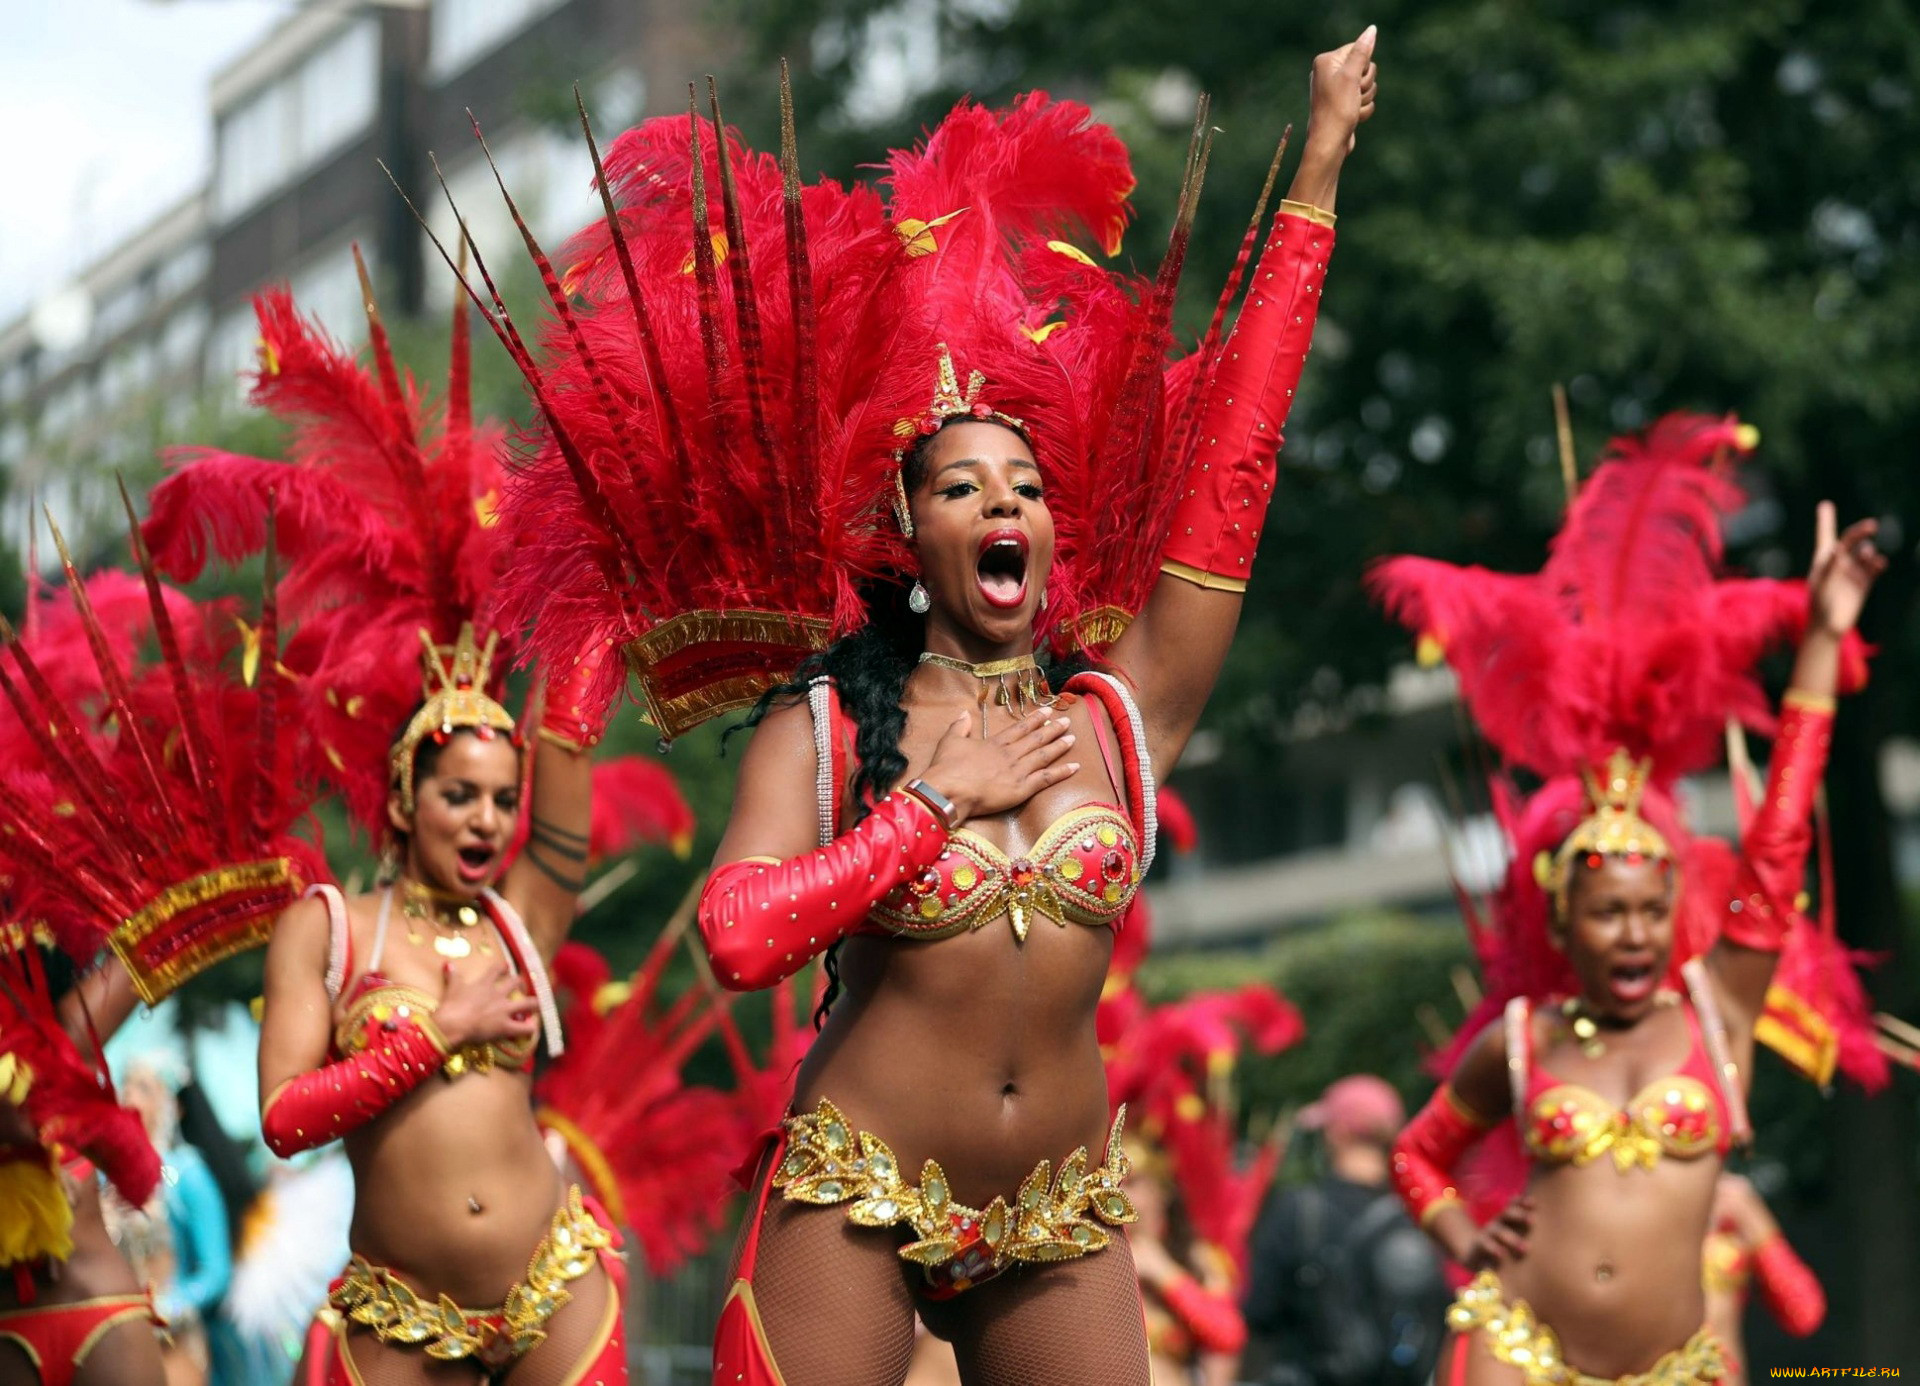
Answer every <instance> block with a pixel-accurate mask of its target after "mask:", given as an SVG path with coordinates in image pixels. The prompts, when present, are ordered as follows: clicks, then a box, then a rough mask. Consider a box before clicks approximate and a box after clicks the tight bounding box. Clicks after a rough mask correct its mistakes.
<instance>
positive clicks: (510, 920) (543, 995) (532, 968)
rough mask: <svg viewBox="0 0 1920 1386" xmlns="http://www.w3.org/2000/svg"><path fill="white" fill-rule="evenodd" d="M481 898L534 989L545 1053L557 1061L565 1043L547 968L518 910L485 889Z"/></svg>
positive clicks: (491, 891) (564, 1049) (495, 892)
mask: <svg viewBox="0 0 1920 1386" xmlns="http://www.w3.org/2000/svg"><path fill="white" fill-rule="evenodd" d="M480 898H481V899H482V900H484V901H486V903H487V908H488V909H489V910H491V911H492V913H493V920H494V923H496V924H498V925H499V926H500V932H501V933H503V934H505V935H506V936H507V943H508V944H509V945H510V946H511V947H512V949H513V951H514V952H515V953H516V954H518V955H519V961H520V967H521V969H522V970H523V971H524V972H525V973H526V974H527V985H528V986H530V987H532V988H533V999H534V1000H535V1001H536V1002H538V1003H539V1006H540V1028H541V1029H542V1030H544V1031H545V1032H546V1036H547V1053H548V1054H549V1055H551V1056H552V1057H553V1058H556V1059H557V1058H559V1057H560V1056H561V1055H562V1054H564V1053H566V1052H567V1042H566V1039H565V1037H564V1036H563V1035H562V1034H561V1033H560V1008H559V1006H557V1005H556V1004H554V999H553V983H552V982H550V981H549V980H548V979H547V965H546V964H545V963H543V962H541V961H540V950H539V949H538V948H536V947H534V944H533V935H532V934H529V933H528V932H527V925H526V921H525V920H523V919H521V918H520V911H518V910H516V909H515V908H514V907H513V906H512V905H510V904H508V903H507V900H506V897H505V896H504V895H501V894H500V893H499V892H498V891H495V890H485V891H482V892H481V894H480Z"/></svg>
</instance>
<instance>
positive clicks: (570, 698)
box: [540, 637, 613, 751]
mask: <svg viewBox="0 0 1920 1386" xmlns="http://www.w3.org/2000/svg"><path fill="white" fill-rule="evenodd" d="M612 652H613V640H612V638H611V637H609V638H608V639H606V640H604V641H602V642H601V643H600V644H598V645H595V646H593V647H592V648H590V649H589V650H587V651H586V652H585V653H584V654H582V655H581V656H580V657H579V658H578V659H576V660H574V662H573V665H572V667H571V668H567V669H556V670H553V671H551V672H550V673H549V674H548V676H547V707H546V711H545V712H544V713H543V714H542V715H541V717H540V735H541V736H542V737H543V738H545V739H546V740H548V741H551V742H553V743H554V744H555V745H557V746H559V747H561V748H563V749H565V750H569V751H587V750H591V749H592V748H593V747H595V746H598V745H599V744H600V738H601V736H602V735H603V734H605V732H606V730H607V711H608V701H609V700H608V697H607V695H606V691H605V690H604V689H600V688H598V687H597V686H596V685H598V684H599V682H600V671H601V668H602V666H604V665H605V664H606V662H607V656H608V655H609V654H611V653H612Z"/></svg>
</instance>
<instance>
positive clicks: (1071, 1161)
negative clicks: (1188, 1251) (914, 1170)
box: [773, 1097, 1139, 1299]
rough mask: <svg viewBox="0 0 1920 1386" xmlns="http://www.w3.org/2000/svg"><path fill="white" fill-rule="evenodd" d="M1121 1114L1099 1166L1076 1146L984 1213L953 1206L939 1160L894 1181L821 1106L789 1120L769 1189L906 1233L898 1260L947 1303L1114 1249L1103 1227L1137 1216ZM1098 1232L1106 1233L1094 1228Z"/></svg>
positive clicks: (877, 1155) (886, 1157) (884, 1152)
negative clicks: (1026, 1271) (842, 1207)
mask: <svg viewBox="0 0 1920 1386" xmlns="http://www.w3.org/2000/svg"><path fill="white" fill-rule="evenodd" d="M1126 1117H1127V1113H1126V1109H1125V1108H1124V1107H1123V1108H1121V1110H1120V1114H1119V1115H1118V1116H1116V1117H1115V1118H1114V1121H1113V1127H1112V1130H1111V1131H1109V1132H1108V1135H1107V1153H1106V1158H1105V1160H1103V1161H1102V1162H1101V1163H1100V1164H1098V1165H1095V1166H1092V1167H1091V1168H1089V1166H1088V1163H1087V1148H1086V1147H1085V1146H1081V1147H1080V1148H1079V1149H1078V1150H1076V1151H1074V1152H1073V1153H1072V1154H1071V1155H1069V1156H1067V1158H1066V1159H1065V1160H1062V1161H1061V1162H1060V1171H1059V1173H1058V1174H1057V1175H1056V1174H1055V1173H1054V1171H1053V1165H1052V1162H1051V1161H1048V1160H1042V1161H1041V1162H1040V1163H1039V1164H1038V1165H1036V1166H1034V1170H1033V1173H1032V1174H1029V1175H1028V1176H1027V1177H1026V1179H1025V1180H1024V1181H1023V1182H1022V1183H1021V1185H1020V1188H1019V1191H1018V1192H1017V1193H1015V1194H1014V1196H1013V1200H1012V1202H1008V1201H1007V1200H1006V1199H1004V1198H1001V1197H999V1196H998V1195H996V1196H995V1197H994V1200H993V1202H991V1203H989V1204H988V1205H987V1206H986V1207H985V1208H969V1207H968V1206H967V1205H965V1204H964V1203H957V1202H955V1201H954V1199H953V1194H952V1186H951V1185H950V1184H949V1183H948V1182H947V1176H946V1172H945V1171H944V1170H942V1169H941V1168H940V1162H939V1161H937V1160H928V1161H927V1162H926V1163H925V1164H924V1165H922V1166H921V1167H920V1179H919V1182H918V1183H915V1182H912V1181H910V1180H908V1179H907V1178H906V1177H904V1176H903V1175H902V1174H901V1172H900V1162H899V1161H898V1160H897V1159H895V1158H894V1154H893V1151H892V1149H891V1148H890V1147H889V1146H888V1145H887V1143H886V1142H885V1141H883V1140H881V1139H880V1138H879V1137H878V1136H876V1135H874V1134H873V1133H872V1132H871V1131H856V1130H855V1129H854V1127H853V1126H852V1124H851V1123H850V1122H848V1120H847V1119H846V1117H844V1116H843V1115H841V1112H840V1109H839V1108H838V1107H835V1106H834V1105H833V1103H831V1102H829V1101H827V1099H826V1098H824V1097H823V1098H821V1099H820V1105H819V1106H818V1107H816V1108H815V1109H814V1110H813V1111H812V1112H808V1113H805V1114H803V1115H800V1116H792V1117H788V1118H787V1121H786V1128H787V1145H786V1153H785V1154H784V1156H783V1157H782V1158H781V1160H780V1163H779V1165H778V1166H777V1167H776V1168H775V1169H774V1173H773V1186H774V1187H775V1188H776V1189H779V1190H780V1191H781V1193H782V1194H783V1195H784V1196H785V1197H786V1198H788V1199H791V1200H793V1201H794V1202H797V1203H818V1204H838V1203H845V1204H848V1205H850V1206H849V1207H848V1208H847V1218H848V1220H849V1221H851V1222H855V1223H858V1224H859V1225H860V1226H862V1227H894V1226H898V1225H900V1224H902V1223H904V1224H906V1225H907V1226H908V1227H910V1228H912V1229H913V1231H914V1233H915V1234H916V1238H917V1239H916V1240H914V1241H912V1242H909V1243H908V1244H907V1245H905V1246H903V1247H901V1248H900V1255H901V1257H902V1259H904V1260H908V1261H911V1262H913V1263H914V1264H916V1265H918V1266H920V1267H922V1268H923V1269H924V1270H925V1271H926V1273H927V1293H928V1294H929V1295H930V1296H932V1297H933V1298H936V1299H945V1298H949V1297H951V1296H953V1295H956V1294H959V1293H960V1292H961V1291H962V1290H966V1289H970V1288H971V1287H973V1286H975V1285H978V1284H980V1283H981V1282H982V1281H984V1280H988V1279H990V1278H992V1277H993V1276H995V1275H998V1274H999V1273H1000V1272H1001V1271H1003V1270H1006V1269H1007V1268H1008V1267H1009V1266H1012V1265H1014V1264H1016V1263H1018V1262H1039V1261H1070V1260H1072V1259H1074V1258H1075V1257H1078V1256H1086V1255H1089V1254H1090V1253H1092V1252H1095V1251H1099V1250H1101V1249H1102V1248H1103V1247H1105V1246H1107V1245H1108V1244H1109V1243H1110V1242H1111V1241H1112V1234H1111V1233H1109V1232H1108V1231H1107V1228H1108V1227H1122V1226H1125V1225H1126V1224H1127V1223H1130V1222H1133V1221H1134V1220H1135V1219H1136V1218H1137V1217H1138V1216H1139V1215H1138V1214H1137V1213H1135V1212H1134V1208H1133V1202H1132V1200H1131V1199H1129V1198H1128V1197H1127V1195H1126V1193H1125V1191H1124V1190H1122V1189H1121V1187H1120V1183H1121V1181H1122V1180H1124V1179H1125V1178H1126V1177H1127V1171H1128V1168H1129V1166H1128V1162H1127V1157H1126V1155H1125V1154H1124V1153H1123V1152H1122V1151H1121V1149H1120V1135H1121V1130H1122V1127H1123V1125H1124V1123H1125V1121H1126ZM1102 1224H1105V1226H1102Z"/></svg>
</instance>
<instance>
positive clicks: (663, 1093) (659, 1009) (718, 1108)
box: [535, 925, 750, 1276]
mask: <svg viewBox="0 0 1920 1386" xmlns="http://www.w3.org/2000/svg"><path fill="white" fill-rule="evenodd" d="M680 933H681V929H680V928H677V927H675V926H673V925H669V926H668V927H667V928H666V929H665V930H663V931H662V933H661V935H660V938H659V939H658V940H656V942H655V944H654V947H653V949H652V951H651V953H650V954H649V955H648V957H647V960H646V962H645V963H644V964H643V965H642V966H641V968H640V970H639V971H638V972H637V973H635V974H634V977H633V978H632V980H631V982H630V983H628V984H626V985H624V986H621V985H619V984H611V985H610V983H609V975H610V974H609V973H608V970H607V966H606V963H605V961H604V960H603V959H601V958H600V957H599V955H598V954H596V953H594V952H593V950H592V949H590V948H588V947H587V946H586V945H584V944H581V943H569V944H567V945H566V946H565V947H564V948H562V949H561V951H560V956H559V957H558V958H556V959H555V964H554V971H555V976H556V978H557V980H558V981H559V982H560V985H561V986H562V988H563V989H564V990H566V991H567V992H569V993H570V995H571V1001H570V1004H569V1007H568V1019H567V1033H568V1037H569V1040H570V1042H569V1044H568V1045H567V1052H566V1054H565V1055H564V1056H563V1057H561V1058H560V1059H559V1060H557V1061H556V1062H555V1063H554V1065H553V1066H552V1067H551V1068H550V1069H548V1070H547V1071H546V1073H544V1074H543V1075H541V1078H540V1083H539V1086H538V1088H537V1090H536V1093H535V1097H536V1099H537V1101H538V1104H539V1107H538V1111H537V1112H536V1116H537V1119H538V1120H539V1121H540V1123H541V1124H542V1125H543V1126H545V1127H546V1128H547V1129H548V1130H549V1131H552V1132H554V1133H556V1134H558V1135H559V1136H560V1137H561V1139H563V1140H564V1141H565V1142H566V1145H567V1149H568V1151H569V1153H570V1154H571V1155H572V1156H573V1159H574V1162H575V1164H576V1165H578V1166H579V1168H580V1170H581V1173H582V1174H583V1175H585V1177H586V1179H587V1182H588V1184H589V1185H590V1186H591V1189H592V1192H593V1194H594V1196H595V1197H597V1198H598V1199H599V1200H600V1201H601V1203H602V1204H603V1205H604V1206H605V1207H606V1209H607V1211H608V1213H609V1215H610V1216H612V1218H613V1219H614V1221H615V1222H617V1223H619V1224H621V1225H622V1226H625V1227H628V1228H630V1229H632V1231H633V1234H634V1236H635V1237H636V1238H637V1239H638V1240H639V1242H640V1249H641V1251H642V1252H643V1253H644V1254H645V1255H646V1258H647V1267H648V1269H649V1271H650V1272H651V1273H652V1274H654V1275H656V1276H664V1275H669V1274H671V1273H672V1272H673V1270H674V1269H675V1267H677V1266H679V1265H680V1264H681V1263H682V1262H683V1261H684V1260H685V1259H686V1258H687V1257H689V1256H692V1255H696V1254H698V1253H699V1252H700V1251H701V1250H702V1249H703V1248H704V1247H705V1246H706V1244H707V1242H708V1241H709V1240H710V1239H711V1238H712V1237H713V1235H714V1234H715V1233H716V1232H717V1231H718V1230H719V1229H720V1227H721V1226H722V1225H723V1223H724V1220H725V1211H726V1203H727V1198H728V1196H729V1195H730V1194H731V1193H732V1191H733V1168H734V1166H735V1165H736V1164H737V1163H738V1162H739V1160H740V1156H741V1154H742V1152H743V1151H744V1150H745V1149H746V1147H747V1144H748V1140H749V1135H750V1133H749V1130H748V1127H747V1124H746V1117H745V1113H744V1111H743V1109H742V1106H741V1104H740V1101H739V1099H738V1097H737V1096H736V1095H735V1094H732V1093H725V1092H721V1091H719V1090H717V1089H714V1088H708V1087H702V1086H699V1085H697V1084H690V1083H688V1082H687V1081H686V1080H685V1078H684V1076H683V1073H682V1070H683V1069H684V1068H685V1066H686V1063H687V1060H688V1058H690V1057H691V1056H692V1054H693V1052H694V1050H696V1049H698V1048H699V1047H700V1046H701V1044H703V1043H704V1042H705V1041H706V1040H707V1038H708V1037H709V1036H711V1035H712V1034H713V1033H714V1031H715V1028H716V1026H717V1025H718V1024H719V1023H720V1022H721V1020H722V1018H723V1017H724V1014H725V1008H726V1006H727V1004H728V1001H727V998H726V997H725V996H724V995H723V994H722V993H721V992H719V990H718V989H717V988H713V987H703V986H698V985H696V986H694V987H691V988H689V989H688V990H686V991H684V992H682V993H681V994H680V995H679V996H677V997H675V998H673V999H672V1000H671V1001H668V1000H665V999H664V998H663V996H662V992H661V983H662V976H663V973H664V971H665V968H666V964H667V962H668V961H669V960H670V959H671V957H672V955H673V949H674V946H675V944H676V943H677V942H678V939H679V935H680Z"/></svg>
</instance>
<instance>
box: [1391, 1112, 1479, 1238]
mask: <svg viewBox="0 0 1920 1386" xmlns="http://www.w3.org/2000/svg"><path fill="white" fill-rule="evenodd" d="M1486 1130H1487V1126H1486V1123H1485V1122H1484V1121H1482V1120H1481V1119H1480V1118H1479V1117H1477V1116H1476V1115H1475V1114H1474V1113H1472V1112H1471V1111H1469V1110H1468V1109H1467V1108H1466V1107H1465V1106H1463V1105H1462V1104H1461V1102H1460V1099H1459V1098H1457V1097H1455V1096H1454V1095H1453V1089H1452V1088H1451V1087H1449V1086H1448V1085H1447V1084H1445V1083H1442V1084H1441V1085H1440V1090H1439V1091H1438V1092H1436V1093H1434V1095H1433V1097H1432V1098H1431V1100H1429V1101H1428V1103H1427V1105H1426V1106H1424V1107H1422V1108H1421V1109H1420V1112H1419V1114H1418V1115H1417V1116H1415V1117H1414V1119H1413V1120H1412V1121H1410V1122H1408V1123H1407V1124H1406V1127H1405V1128H1404V1129H1403V1130H1402V1131H1401V1132H1400V1135H1399V1137H1398V1139H1396V1140H1395V1141H1394V1143H1393V1162H1392V1164H1393V1170H1392V1173H1393V1187H1394V1190H1395V1192H1397V1193H1398V1194H1399V1195H1400V1201H1401V1202H1403V1203H1405V1204H1406V1205H1407V1211H1408V1212H1409V1213H1411V1214H1412V1215H1413V1217H1414V1219H1415V1220H1416V1221H1417V1222H1418V1223H1419V1224H1420V1225H1421V1226H1422V1227H1425V1226H1426V1225H1427V1224H1428V1223H1430V1222H1432V1221H1433V1218H1434V1215H1435V1214H1436V1213H1438V1212H1439V1211H1440V1210H1441V1209H1442V1208H1445V1207H1448V1206H1449V1205H1455V1204H1463V1203H1464V1200H1462V1199H1461V1197H1460V1190H1459V1189H1458V1188H1457V1187H1455V1185H1454V1182H1453V1167H1454V1166H1455V1165H1456V1164H1458V1163H1459V1161H1460V1157H1461V1156H1462V1155H1464V1154H1465V1153H1466V1151H1467V1148H1468V1147H1469V1146H1471V1145H1472V1144H1473V1143H1474V1142H1475V1141H1477V1140H1479V1139H1480V1137H1481V1136H1483V1135H1485V1134H1486Z"/></svg>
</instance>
